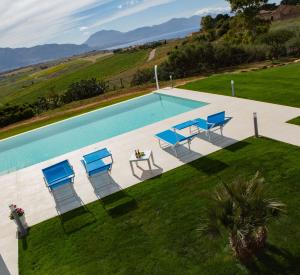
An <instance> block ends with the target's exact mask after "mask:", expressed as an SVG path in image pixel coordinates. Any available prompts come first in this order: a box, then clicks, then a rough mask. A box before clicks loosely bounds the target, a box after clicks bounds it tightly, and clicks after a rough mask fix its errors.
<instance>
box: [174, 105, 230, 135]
mask: <svg viewBox="0 0 300 275" xmlns="http://www.w3.org/2000/svg"><path fill="white" fill-rule="evenodd" d="M231 119H232V117H226V116H225V111H223V112H220V113H216V114H213V115H210V116H208V117H207V119H202V118H196V119H193V120H188V121H185V122H183V123H180V124H178V125H175V126H173V127H172V128H173V129H174V130H175V131H176V130H183V129H185V128H189V129H190V133H192V127H196V128H197V129H198V131H199V132H200V130H202V131H205V132H206V135H207V136H208V138H209V140H210V134H211V132H213V131H215V130H218V129H220V131H221V135H223V127H224V126H225V125H226V124H227V123H228V122H229V121H230V120H231Z"/></svg>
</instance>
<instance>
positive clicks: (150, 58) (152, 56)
mask: <svg viewBox="0 0 300 275" xmlns="http://www.w3.org/2000/svg"><path fill="white" fill-rule="evenodd" d="M155 54H156V49H153V50H152V51H151V52H150V54H149V57H148V60H147V62H150V61H151V60H152V59H153V58H154V57H155Z"/></svg>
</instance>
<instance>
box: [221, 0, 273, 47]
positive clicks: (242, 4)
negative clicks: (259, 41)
mask: <svg viewBox="0 0 300 275" xmlns="http://www.w3.org/2000/svg"><path fill="white" fill-rule="evenodd" d="M227 1H228V2H229V3H230V6H231V9H232V11H233V12H235V13H236V17H237V18H238V19H239V20H240V21H243V24H242V25H243V26H244V28H245V29H246V30H248V31H249V32H250V34H251V36H252V41H253V40H254V39H255V38H256V37H257V36H258V35H259V34H262V33H266V32H268V30H269V27H270V20H266V19H262V18H260V17H259V16H258V13H259V11H260V10H261V8H262V7H263V6H264V5H266V4H267V2H268V0H227Z"/></svg>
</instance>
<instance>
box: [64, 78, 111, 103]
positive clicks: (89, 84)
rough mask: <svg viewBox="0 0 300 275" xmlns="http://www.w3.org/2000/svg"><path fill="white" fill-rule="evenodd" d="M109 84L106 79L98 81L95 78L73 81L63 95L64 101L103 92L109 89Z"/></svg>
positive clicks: (67, 101)
mask: <svg viewBox="0 0 300 275" xmlns="http://www.w3.org/2000/svg"><path fill="white" fill-rule="evenodd" d="M107 89H108V85H107V82H106V81H104V80H100V81H97V80H96V79H95V78H92V79H84V80H81V81H79V82H75V83H72V84H71V85H70V86H69V88H68V90H67V92H66V93H65V94H64V95H63V96H62V101H63V102H64V103H70V102H72V101H75V100H81V99H86V98H90V97H94V96H97V95H100V94H103V93H105V92H106V91H107Z"/></svg>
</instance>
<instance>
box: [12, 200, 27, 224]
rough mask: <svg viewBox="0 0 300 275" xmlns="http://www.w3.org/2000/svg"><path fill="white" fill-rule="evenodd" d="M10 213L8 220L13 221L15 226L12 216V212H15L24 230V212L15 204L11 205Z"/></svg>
mask: <svg viewBox="0 0 300 275" xmlns="http://www.w3.org/2000/svg"><path fill="white" fill-rule="evenodd" d="M11 209H12V211H11V212H10V215H9V218H10V219H11V220H14V222H15V223H16V224H17V222H16V221H15V218H14V215H13V211H15V213H16V214H17V215H18V216H19V219H20V222H21V223H22V225H23V226H24V227H25V228H26V227H27V224H26V220H25V211H24V209H22V208H20V207H17V206H16V205H15V204H14V205H12V208H11Z"/></svg>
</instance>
